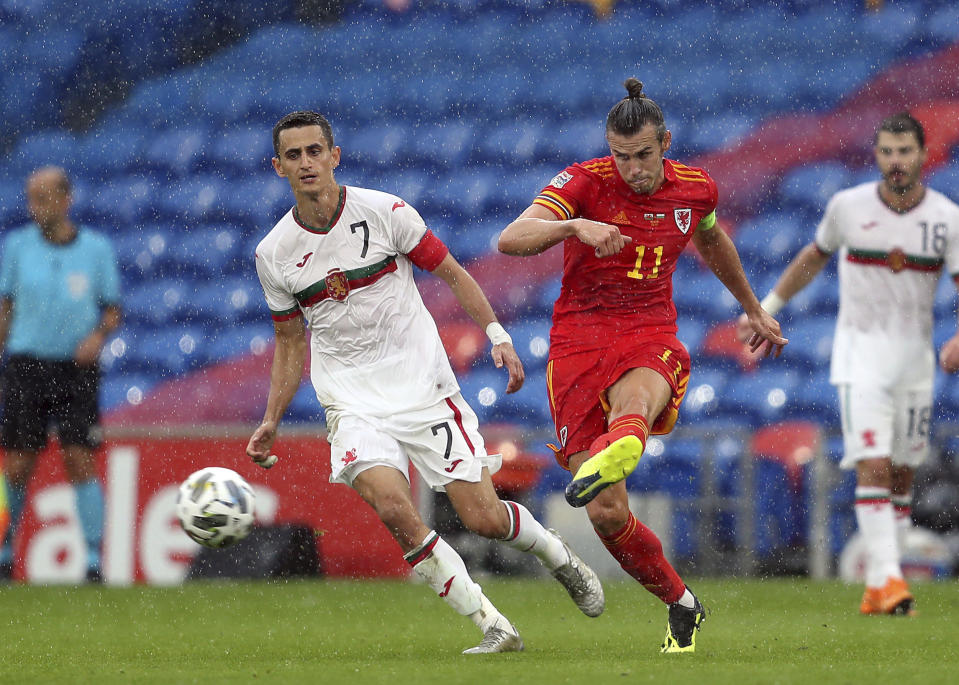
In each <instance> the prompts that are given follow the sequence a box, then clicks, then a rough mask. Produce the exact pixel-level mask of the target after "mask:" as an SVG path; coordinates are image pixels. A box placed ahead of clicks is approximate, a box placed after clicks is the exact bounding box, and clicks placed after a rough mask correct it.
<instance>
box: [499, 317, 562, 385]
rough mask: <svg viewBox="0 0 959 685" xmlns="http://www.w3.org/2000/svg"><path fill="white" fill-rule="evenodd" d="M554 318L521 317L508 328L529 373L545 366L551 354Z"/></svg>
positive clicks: (514, 345)
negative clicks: (551, 334) (550, 337)
mask: <svg viewBox="0 0 959 685" xmlns="http://www.w3.org/2000/svg"><path fill="white" fill-rule="evenodd" d="M552 323H553V322H552V320H551V319H550V318H549V317H548V316H547V317H539V318H535V319H520V320H517V321H516V322H515V323H513V324H511V325H510V326H509V328H508V329H507V330H508V331H509V334H510V337H512V338H513V347H514V348H515V349H516V353H517V354H518V355H519V357H520V359H522V360H523V363H524V365H525V366H526V369H527V373H529V372H530V369H532V368H543V367H545V365H546V358H547V356H548V355H549V330H550V327H551V326H552Z"/></svg>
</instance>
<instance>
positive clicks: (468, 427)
mask: <svg viewBox="0 0 959 685" xmlns="http://www.w3.org/2000/svg"><path fill="white" fill-rule="evenodd" d="M329 440H330V445H331V446H332V447H331V450H330V460H331V465H332V473H331V474H330V482H331V483H345V484H346V485H350V486H352V484H353V479H354V478H356V476H357V475H359V474H360V473H362V472H363V471H365V470H366V469H368V468H371V467H373V466H390V467H392V468H395V469H397V470H398V471H400V472H401V473H402V474H403V475H404V476H406V479H407V480H409V478H410V476H409V471H410V462H412V463H413V465H414V466H415V467H416V470H417V471H418V472H419V474H420V476H421V477H422V478H423V480H424V481H425V482H426V484H427V485H429V487H430V488H432V489H433V490H436V491H438V492H443V491H445V490H446V484H447V483H451V482H453V481H457V480H461V481H467V482H470V483H476V482H479V480H480V478H481V477H482V475H483V467H484V466H485V467H487V468H488V469H489V471H490V473H491V474H493V473H496V472H497V471H498V470H499V468H500V466H501V465H502V457H501V455H499V454H494V455H488V454H487V453H486V446H485V445H484V443H483V437H482V436H481V435H480V433H479V419H477V418H476V413H475V412H474V411H473V410H472V409H471V408H470V406H469V404H467V403H466V400H464V399H463V396H462V395H461V394H460V393H456V394H455V395H453V396H452V397H448V398H447V399H445V400H442V401H440V402H438V403H436V404H434V405H433V406H432V407H427V408H426V409H421V410H419V411H416V412H409V413H405V414H400V415H396V416H391V417H389V418H374V417H361V416H357V415H355V414H340V415H339V416H338V417H337V419H336V421H335V422H334V423H333V424H332V425H331V433H330V436H329Z"/></svg>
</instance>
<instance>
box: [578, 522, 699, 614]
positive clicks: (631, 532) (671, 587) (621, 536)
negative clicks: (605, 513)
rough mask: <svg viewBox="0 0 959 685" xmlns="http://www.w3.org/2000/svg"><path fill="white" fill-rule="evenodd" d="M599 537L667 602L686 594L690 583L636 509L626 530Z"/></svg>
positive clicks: (651, 590)
mask: <svg viewBox="0 0 959 685" xmlns="http://www.w3.org/2000/svg"><path fill="white" fill-rule="evenodd" d="M597 535H599V533H597ZM599 539H600V540H602V542H603V544H604V545H605V546H606V549H608V550H609V553H610V554H612V555H613V558H614V559H616V561H618V562H619V565H620V566H622V567H623V570H624V571H626V573H628V574H629V575H631V576H632V577H633V578H635V579H636V580H638V581H639V582H640V584H641V585H642V586H643V587H644V588H646V589H647V590H649V591H650V592H652V593H653V594H654V595H656V596H657V597H659V598H660V599H661V600H663V601H664V602H665V603H666V604H672V603H673V602H678V601H679V598H680V597H682V596H683V593H684V592H685V591H686V585H685V584H684V583H683V581H682V579H681V578H680V577H679V574H678V573H676V570H675V569H674V568H673V567H672V566H671V565H670V563H669V562H668V561H666V557H664V556H663V544H662V543H661V542H660V541H659V538H658V537H656V533H654V532H653V531H652V530H650V529H649V528H647V527H646V526H644V525H643V524H642V523H641V522H640V521H639V520H638V519H637V518H636V517H635V516H633V514H632V512H630V514H629V520H628V521H627V522H626V525H625V526H623V528H622V530H620V531H618V532H616V533H613V534H612V535H610V536H608V537H603V536H602V535H599Z"/></svg>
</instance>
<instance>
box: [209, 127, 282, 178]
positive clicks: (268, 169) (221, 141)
mask: <svg viewBox="0 0 959 685" xmlns="http://www.w3.org/2000/svg"><path fill="white" fill-rule="evenodd" d="M272 157H273V139H272V137H271V135H270V130H269V129H268V128H267V127H265V126H233V127H230V128H228V129H226V130H224V131H222V132H220V133H218V134H214V135H212V136H211V140H210V143H209V147H208V149H207V150H206V154H205V157H204V163H205V165H206V168H207V169H208V170H210V171H212V172H214V173H217V172H218V173H220V174H223V173H225V172H226V171H229V172H230V173H233V174H235V175H238V176H245V175H247V174H262V173H273V166H272V164H271V163H270V159H271V158H272Z"/></svg>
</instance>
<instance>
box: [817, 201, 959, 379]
mask: <svg viewBox="0 0 959 685" xmlns="http://www.w3.org/2000/svg"><path fill="white" fill-rule="evenodd" d="M816 245H817V246H818V248H819V249H820V250H821V251H822V252H825V253H829V254H832V253H834V252H836V251H837V250H838V251H839V317H838V320H837V323H836V333H835V337H834V339H833V350H832V365H831V369H830V381H831V382H832V383H835V384H840V383H866V384H870V385H876V386H879V387H885V388H898V389H901V390H906V389H910V388H912V389H922V388H931V387H932V381H933V376H934V373H935V351H934V350H933V346H932V329H933V320H932V312H933V301H934V299H935V294H936V288H937V286H938V282H939V277H940V274H941V273H942V271H943V269H944V268H945V270H946V272H947V273H948V274H950V275H951V276H953V277H956V276H957V275H959V206H956V205H955V204H954V203H953V202H951V201H950V200H949V199H948V198H947V197H946V196H944V195H942V194H941V193H938V192H936V191H935V190H932V189H930V188H926V194H925V197H923V199H922V201H921V202H920V203H919V205H918V206H916V207H915V208H913V209H911V210H910V211H908V212H905V213H902V214H900V213H898V212H896V211H894V210H893V209H890V208H889V206H888V205H886V204H885V203H884V202H883V201H882V200H881V199H880V197H879V183H878V182H872V183H864V184H862V185H859V186H856V187H854V188H849V189H847V190H843V191H841V192H839V193H836V195H834V196H833V198H832V199H831V200H830V201H829V205H828V206H827V207H826V212H825V215H824V216H823V219H822V221H821V222H820V224H819V227H818V228H817V230H816Z"/></svg>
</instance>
